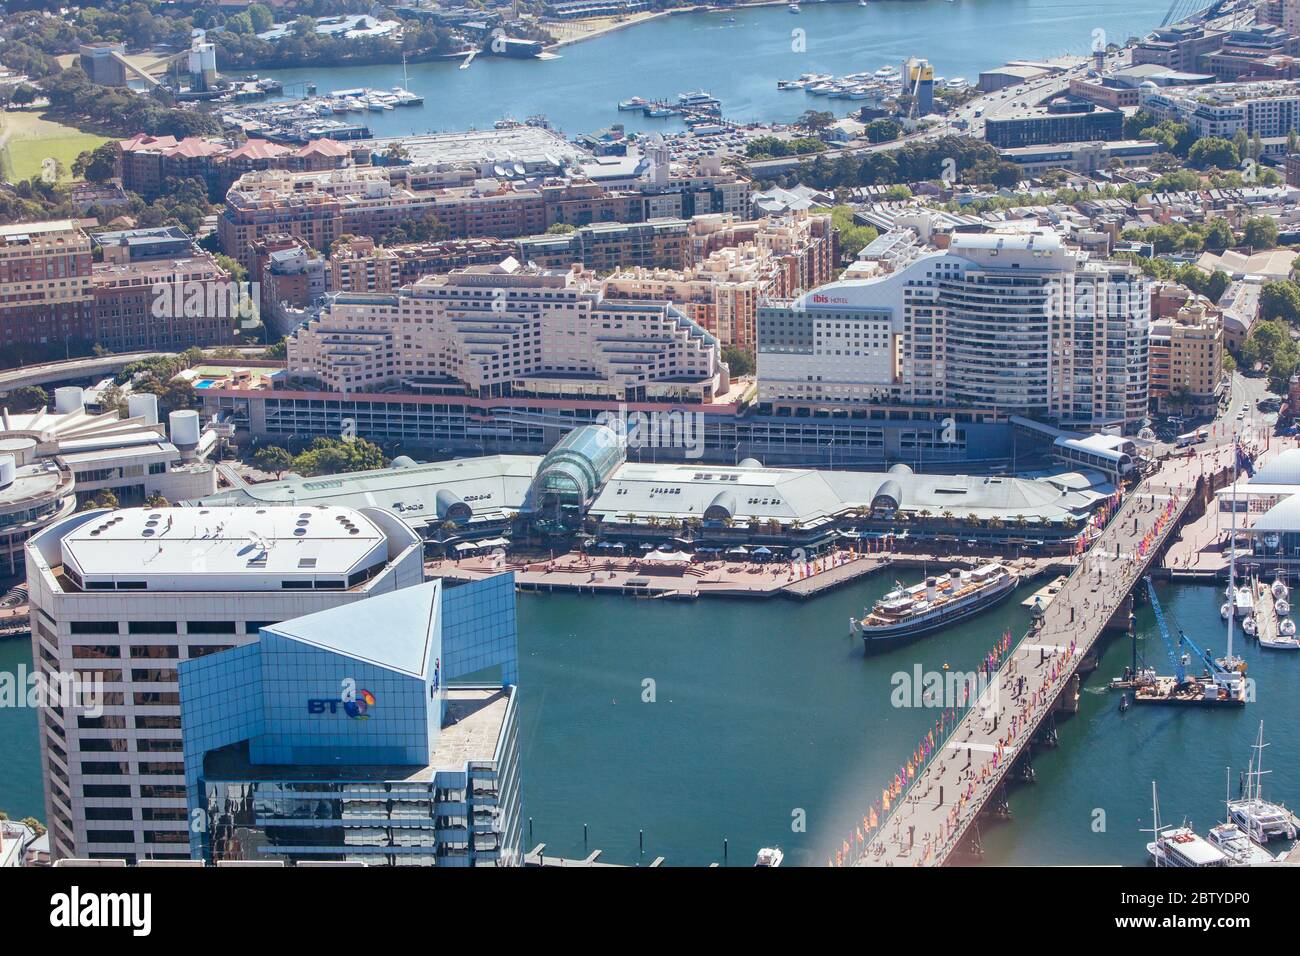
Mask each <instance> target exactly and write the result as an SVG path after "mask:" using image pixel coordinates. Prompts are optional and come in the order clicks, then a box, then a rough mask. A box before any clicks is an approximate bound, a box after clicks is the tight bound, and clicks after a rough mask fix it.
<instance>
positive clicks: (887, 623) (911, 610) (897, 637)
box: [849, 563, 1020, 648]
mask: <svg viewBox="0 0 1300 956" xmlns="http://www.w3.org/2000/svg"><path fill="white" fill-rule="evenodd" d="M1019 580H1020V579H1019V577H1018V576H1017V575H1015V574H1013V573H1012V572H1011V571H1010V570H1009V569H1007V568H1006V567H1004V566H1003V565H1001V564H997V563H993V564H985V565H983V566H981V567H978V568H976V569H975V570H974V571H960V570H957V569H955V568H954V569H953V570H952V571H949V572H948V574H947V575H945V576H943V577H931V578H926V580H925V583H924V584H917V585H915V586H913V587H910V588H905V587H903V586H902V585H901V584H900V585H898V586H897V587H895V588H894V590H892V591H890V592H889V593H888V594H886V595H885V596H884V597H882V598H881V599H880V600H879V601H877V602H876V603H875V604H873V605H872V606H871V610H870V611H869V612H867V614H866V616H865V617H863V618H862V619H861V620H857V619H853V620H851V621H850V623H849V628H850V630H851V631H852V633H854V634H861V635H862V639H863V641H865V642H866V644H867V647H868V648H870V647H874V646H877V645H879V646H886V645H888V644H889V643H891V642H901V641H903V640H910V639H912V638H916V637H920V636H921V635H923V634H929V633H930V632H931V631H934V630H938V629H939V628H941V627H947V626H948V625H949V624H953V623H955V622H957V621H960V620H963V619H965V618H968V617H970V616H972V615H974V614H978V613H979V612H980V611H983V610H985V609H986V608H989V607H992V606H993V605H994V604H997V603H998V602H999V601H1001V600H1002V599H1004V598H1006V597H1007V596H1008V595H1010V594H1011V592H1012V591H1014V590H1015V588H1016V585H1017V584H1018V583H1019Z"/></svg>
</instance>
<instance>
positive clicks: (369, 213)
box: [218, 162, 750, 266]
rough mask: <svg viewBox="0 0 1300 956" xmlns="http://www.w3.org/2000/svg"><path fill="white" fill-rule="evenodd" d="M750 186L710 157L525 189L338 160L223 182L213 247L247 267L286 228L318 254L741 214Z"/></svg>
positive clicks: (469, 175) (461, 174)
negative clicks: (395, 237) (392, 236)
mask: <svg viewBox="0 0 1300 956" xmlns="http://www.w3.org/2000/svg"><path fill="white" fill-rule="evenodd" d="M749 190H750V183H749V181H748V180H746V179H742V178H740V177H739V176H737V175H736V174H735V173H733V172H731V171H730V170H725V169H723V168H722V167H721V166H720V165H719V164H716V163H712V164H706V163H700V164H697V165H696V166H694V167H691V168H690V169H678V168H673V167H671V164H669V163H667V162H654V163H651V164H649V165H648V166H647V167H646V169H645V170H643V171H642V172H641V173H639V174H638V175H637V176H635V177H633V178H632V179H631V181H630V182H629V183H628V184H623V183H618V184H614V183H611V184H603V183H596V182H592V181H590V180H586V179H573V180H559V181H550V180H543V181H542V182H541V184H540V185H538V186H536V187H533V186H527V185H520V184H516V183H513V182H511V181H509V180H506V179H494V178H474V177H473V172H472V171H469V170H464V169H460V170H448V169H430V168H426V167H419V166H393V167H387V168H371V167H347V168H343V169H336V170H332V171H328V172H299V173H294V172H285V171H282V170H265V171H260V172H253V173H248V174H246V175H244V176H242V177H240V179H239V180H238V181H236V182H235V183H234V185H233V186H231V188H230V191H229V192H228V193H227V195H226V208H225V210H224V212H223V213H222V215H221V218H220V220H219V221H218V235H219V237H220V241H221V247H222V250H223V251H224V252H225V253H226V254H227V255H230V256H234V257H235V258H237V259H239V261H240V262H241V263H242V264H244V265H245V266H248V265H250V264H251V260H250V253H249V245H250V243H252V242H254V241H255V240H257V239H259V238H262V237H263V236H268V235H272V234H275V233H289V234H291V235H294V236H297V237H299V238H300V239H303V240H305V241H306V242H308V243H309V244H310V245H312V246H314V247H315V248H317V249H320V250H322V251H324V250H327V249H328V248H329V247H330V243H332V242H333V241H334V240H335V239H338V238H341V237H342V236H344V235H346V234H355V235H364V236H372V237H382V236H383V235H385V234H386V233H389V232H390V231H393V230H396V229H399V228H402V227H405V226H409V225H410V224H411V223H412V222H419V221H422V220H430V219H431V220H434V221H436V222H437V224H438V225H439V226H441V227H442V229H443V230H445V234H444V237H445V238H449V239H470V238H484V237H489V238H499V239H509V238H515V237H518V236H532V235H537V234H540V233H543V232H545V231H546V230H547V228H549V227H550V226H552V225H554V224H556V223H568V224H570V225H574V226H583V225H587V224H590V223H597V222H646V221H649V220H651V219H657V218H664V217H676V218H689V217H690V216H694V215H697V214H704V213H732V214H736V215H740V214H743V213H744V212H745V211H746V210H747V209H748V208H749Z"/></svg>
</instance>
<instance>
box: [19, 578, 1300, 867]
mask: <svg viewBox="0 0 1300 956" xmlns="http://www.w3.org/2000/svg"><path fill="white" fill-rule="evenodd" d="M915 577H917V575H915V573H912V574H909V575H908V577H907V580H908V581H909V582H910V581H911V580H913V579H914V578H915ZM891 584H892V578H890V577H889V576H887V575H879V576H877V577H875V578H871V579H869V580H867V581H864V582H862V583H860V584H857V585H855V586H852V587H849V588H845V589H843V590H841V591H837V592H833V593H830V594H827V595H824V596H822V597H820V598H817V599H815V600H812V601H808V602H806V603H796V602H792V601H786V600H781V599H774V600H770V601H766V602H762V603H756V602H750V601H742V600H712V599H706V600H700V601H696V602H694V603H690V604H687V603H675V602H668V601H654V600H635V599H628V598H619V597H592V596H587V595H582V596H572V595H535V594H520V595H519V643H520V658H521V660H520V680H521V684H522V696H521V700H522V712H521V724H522V725H521V734H522V736H521V740H522V751H521V753H522V759H523V772H524V801H525V813H526V815H527V816H528V817H529V818H531V820H532V828H533V832H532V843H537V842H545V843H546V844H547V852H548V853H557V854H562V855H566V856H583V855H584V852H583V851H584V845H583V824H584V823H585V824H587V826H588V831H587V836H588V843H587V846H588V847H589V848H590V849H593V850H594V849H598V848H599V849H601V850H603V851H604V859H606V860H607V861H609V862H616V863H628V864H635V863H638V862H641V861H644V862H646V863H648V862H650V861H651V860H653V859H654V857H656V856H664V857H665V858H666V859H667V862H668V863H669V864H677V865H697V866H703V865H708V864H709V863H712V862H719V863H721V862H722V861H723V840H724V839H726V840H727V841H728V844H729V862H730V863H731V864H732V865H746V866H747V865H749V864H750V863H752V862H753V856H754V853H755V852H756V850H757V849H758V847H760V846H768V845H772V844H776V845H779V846H781V847H782V849H783V850H784V851H785V853H786V860H787V862H788V863H789V864H791V865H823V864H825V862H826V859H827V857H828V856H830V855H833V854H834V850H835V848H836V847H838V846H839V845H840V843H841V842H842V840H843V839H844V838H845V837H846V836H848V835H849V834H850V833H851V832H852V829H853V826H854V823H855V821H858V820H860V819H861V817H862V814H863V812H864V811H865V810H866V808H867V807H868V806H869V805H870V803H871V800H872V798H873V797H876V796H879V793H880V789H881V787H882V786H884V784H885V783H886V782H887V780H888V778H889V777H890V776H891V775H892V774H893V773H894V771H895V770H897V769H898V767H899V765H900V764H901V763H903V762H904V761H905V760H906V759H907V757H908V756H909V755H910V754H911V753H912V750H913V749H914V747H915V746H916V744H917V742H918V739H919V737H920V735H921V734H923V733H924V732H925V730H927V729H928V728H929V726H930V725H931V723H932V722H933V719H934V716H935V712H934V711H932V710H928V709H924V708H916V707H902V708H899V707H895V706H893V703H892V702H891V692H892V690H893V687H894V681H895V675H897V674H899V673H904V674H909V675H910V674H912V673H914V668H915V667H916V666H917V665H920V667H921V668H922V671H923V672H925V671H931V670H934V671H942V670H943V668H944V665H945V664H946V665H948V666H949V667H950V668H952V669H954V670H962V671H969V670H973V669H974V668H975V667H976V666H977V665H978V663H979V661H980V659H981V657H982V656H983V654H984V653H985V652H986V651H987V650H988V649H989V648H990V647H991V646H992V644H993V642H994V641H995V640H996V639H997V638H998V636H999V635H1000V634H1001V633H1002V631H1003V630H1004V629H1006V628H1008V627H1010V628H1011V629H1012V631H1013V633H1014V634H1015V635H1016V637H1017V638H1018V637H1019V636H1020V634H1021V633H1023V631H1024V629H1025V628H1026V627H1027V626H1028V622H1029V616H1028V612H1027V611H1026V610H1025V609H1024V608H1022V607H1021V606H1020V603H1019V602H1020V600H1021V599H1023V598H1024V597H1026V596H1027V595H1029V594H1030V593H1032V591H1033V589H1034V586H1025V587H1022V588H1021V589H1020V591H1019V592H1017V594H1016V595H1014V596H1013V597H1012V598H1011V599H1010V600H1008V601H1007V602H1005V603H1003V604H1002V605H1000V606H998V607H996V608H994V609H991V610H989V611H987V612H986V613H984V614H982V615H979V616H978V617H976V618H974V619H972V620H969V621H964V622H961V623H959V624H957V625H955V626H954V627H951V628H948V629H946V630H944V631H940V632H938V633H936V634H934V635H931V636H929V637H927V638H925V639H923V640H921V641H919V642H916V643H914V644H911V645H908V646H906V647H903V648H900V649H898V650H896V651H893V652H890V653H887V654H882V655H874V656H872V657H865V656H864V655H863V652H862V648H861V644H860V641H857V640H854V639H852V638H850V637H849V635H848V620H849V616H850V614H853V613H861V610H862V606H863V605H864V604H866V603H869V602H870V601H872V600H874V599H875V598H876V597H878V596H879V595H880V594H882V593H884V591H885V590H887V589H888V588H889V586H890V585H891ZM1220 590H1221V589H1219V588H1213V587H1208V586H1188V585H1161V586H1160V587H1159V593H1160V598H1161V601H1162V603H1163V605H1164V607H1165V611H1166V614H1167V615H1168V616H1169V618H1170V621H1171V625H1173V626H1181V627H1182V628H1183V629H1184V630H1186V631H1187V632H1188V633H1189V634H1190V635H1192V636H1193V638H1194V639H1196V640H1197V641H1198V643H1201V644H1202V645H1203V646H1204V645H1207V644H1208V645H1209V646H1210V647H1213V648H1215V649H1217V650H1222V644H1223V634H1224V631H1223V624H1222V621H1221V620H1220V619H1219V615H1218V605H1219V602H1220V600H1221V598H1220V596H1219V595H1220ZM1138 632H1139V638H1140V643H1141V646H1142V647H1143V649H1144V653H1145V654H1146V659H1147V660H1148V661H1149V662H1151V663H1153V664H1154V665H1155V666H1156V667H1157V669H1158V670H1160V671H1161V672H1162V673H1165V672H1168V671H1169V670H1170V669H1171V668H1170V667H1169V665H1168V664H1167V659H1166V657H1165V651H1164V648H1163V644H1162V643H1161V641H1160V638H1159V636H1158V634H1157V632H1156V631H1155V623H1154V619H1153V616H1152V614H1151V610H1150V608H1149V607H1147V606H1145V605H1143V606H1141V607H1140V608H1139V612H1138ZM1242 652H1243V655H1244V656H1245V658H1246V660H1247V661H1248V662H1249V665H1250V675H1251V676H1253V677H1255V678H1256V681H1257V684H1258V687H1259V696H1260V699H1259V701H1258V702H1257V703H1254V704H1251V705H1249V706H1247V707H1246V708H1243V709H1242V710H1229V711H1221V710H1220V711H1203V710H1197V709H1172V708H1169V709H1166V708H1143V707H1133V708H1130V709H1129V710H1128V711H1127V712H1125V713H1120V712H1119V709H1118V704H1119V697H1118V694H1116V693H1114V692H1107V691H1105V690H1103V688H1104V687H1105V685H1106V683H1107V681H1108V680H1109V679H1110V677H1112V676H1116V675H1118V674H1119V673H1120V672H1121V671H1122V670H1123V668H1124V665H1125V664H1127V663H1128V662H1129V660H1130V657H1131V644H1130V642H1129V641H1127V640H1126V639H1116V640H1114V641H1113V642H1112V643H1111V644H1110V645H1109V646H1108V648H1107V651H1106V653H1105V655H1104V656H1103V659H1102V663H1101V668H1100V670H1099V671H1098V672H1097V673H1096V674H1094V675H1093V676H1092V677H1091V678H1090V679H1089V681H1088V682H1087V684H1086V685H1085V688H1084V694H1083V701H1082V708H1081V712H1080V713H1079V714H1078V715H1076V716H1073V717H1069V718H1065V719H1062V720H1060V721H1059V724H1058V727H1059V730H1060V742H1061V745H1060V747H1059V748H1057V749H1054V750H1044V751H1039V753H1038V754H1037V755H1036V756H1035V759H1034V768H1035V771H1036V773H1037V780H1036V782H1034V783H1032V784H1027V785H1018V786H1016V787H1015V788H1013V789H1012V791H1011V808H1012V814H1013V819H1012V820H1011V822H1009V823H1005V824H1003V823H998V824H994V825H991V826H986V827H985V828H984V831H983V838H984V846H985V851H986V857H985V859H986V861H987V862H989V863H1013V864H1067V863H1068V864H1116V863H1119V864H1126V865H1141V864H1142V863H1144V860H1145V855H1144V850H1143V847H1144V845H1145V837H1144V835H1143V834H1142V832H1141V828H1142V827H1144V826H1145V827H1149V826H1150V794H1151V780H1152V778H1154V779H1155V780H1156V781H1157V782H1158V783H1159V784H1160V795H1161V811H1162V816H1163V818H1164V819H1165V820H1166V822H1178V821H1180V820H1182V819H1183V818H1184V817H1186V818H1188V819H1189V820H1190V821H1191V822H1192V823H1193V824H1194V825H1195V826H1196V827H1197V828H1198V829H1200V830H1201V831H1202V832H1204V830H1205V829H1207V828H1208V827H1209V826H1210V825H1212V824H1213V823H1214V822H1215V821H1216V820H1217V819H1218V818H1219V817H1220V816H1221V815H1222V811H1223V798H1224V787H1225V768H1226V767H1228V766H1231V767H1232V780H1233V787H1234V790H1235V787H1236V781H1237V773H1238V770H1240V769H1244V767H1245V763H1246V760H1247V759H1248V757H1249V756H1250V745H1251V744H1252V743H1253V742H1254V736H1255V732H1256V728H1257V726H1258V722H1259V720H1261V719H1263V720H1264V721H1265V735H1266V738H1267V740H1268V741H1269V742H1270V744H1271V746H1270V747H1269V748H1268V749H1267V750H1266V751H1265V768H1266V769H1271V770H1272V771H1273V772H1272V773H1271V774H1269V775H1268V776H1267V777H1266V778H1265V792H1266V794H1269V795H1272V796H1273V798H1274V799H1286V801H1287V802H1288V804H1295V803H1296V801H1298V800H1300V720H1298V719H1297V714H1296V709H1295V700H1296V695H1295V692H1294V689H1293V687H1294V681H1295V679H1296V676H1297V672H1296V668H1297V666H1300V659H1298V658H1296V656H1295V655H1288V654H1286V653H1276V652H1266V651H1260V650H1259V649H1258V648H1256V647H1255V646H1253V645H1245V646H1244V647H1243V651H1242ZM28 661H29V654H28V645H27V644H26V642H24V641H9V642H5V643H0V671H7V672H10V673H12V672H13V671H14V669H15V667H16V665H17V664H18V663H20V662H28ZM647 681H653V684H647V683H646V682H647ZM643 698H652V699H643ZM0 767H3V768H4V772H3V774H0V809H4V810H6V811H7V812H8V813H9V814H10V815H11V816H25V815H27V814H35V815H37V816H40V815H41V814H42V808H41V793H40V770H39V759H38V756H37V745H36V719H35V714H34V712H32V711H30V710H26V709H14V708H0ZM800 820H802V821H804V824H805V829H804V831H803V832H797V831H796V830H795V829H794V826H795V825H796V824H797V823H798V822H799V821H800ZM641 830H644V832H645V853H644V856H642V855H641V854H640V853H639V846H640V844H639V831H641ZM525 836H526V837H527V834H525ZM530 845H531V843H530ZM1273 849H1274V850H1276V849H1279V847H1278V846H1276V845H1275V846H1274V847H1273Z"/></svg>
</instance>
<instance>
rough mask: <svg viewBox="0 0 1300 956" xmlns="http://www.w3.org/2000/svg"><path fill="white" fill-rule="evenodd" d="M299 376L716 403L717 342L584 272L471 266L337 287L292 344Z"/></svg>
mask: <svg viewBox="0 0 1300 956" xmlns="http://www.w3.org/2000/svg"><path fill="white" fill-rule="evenodd" d="M288 368H289V372H290V374H291V375H293V376H296V377H299V378H306V379H314V380H315V381H317V382H319V383H321V384H322V385H323V386H324V387H325V388H326V389H328V390H329V391H331V392H335V393H339V394H344V395H347V394H351V393H355V392H367V391H373V390H376V389H378V388H381V387H386V386H391V385H402V386H404V388H406V389H407V390H410V391H415V392H419V391H422V390H423V391H441V392H444V393H446V394H457V393H459V394H462V395H463V394H471V395H477V396H480V397H488V396H513V395H534V396H545V397H551V398H566V397H573V398H601V399H613V400H615V401H646V400H650V401H693V402H711V401H713V399H714V398H715V396H721V395H725V394H726V392H727V390H728V387H729V379H728V374H727V368H726V365H725V364H723V362H722V358H721V351H720V349H719V347H718V342H717V340H716V339H715V338H713V336H711V335H709V334H708V333H707V332H705V331H704V330H703V329H702V328H700V327H699V326H698V325H696V324H695V323H694V322H692V321H691V320H690V319H689V318H687V317H686V316H685V315H684V314H683V313H682V312H681V311H679V310H678V309H676V308H674V307H673V306H671V305H667V304H664V303H652V304H646V303H637V302H619V301H613V300H610V299H607V298H604V297H603V296H602V295H601V293H600V289H599V285H598V283H597V282H596V281H595V279H594V277H591V276H589V275H587V274H585V273H582V272H579V271H573V272H548V271H545V270H540V269H533V268H523V267H520V266H519V264H518V263H517V262H515V261H514V260H513V259H508V260H507V261H506V262H505V263H502V264H501V265H497V266H471V267H469V268H466V269H461V270H457V271H455V272H452V273H451V274H450V275H447V276H427V277H425V278H423V279H421V280H419V281H418V282H415V283H414V284H412V285H410V286H406V287H404V288H402V289H401V290H399V291H398V292H396V293H385V294H380V293H374V294H361V293H353V294H337V295H331V296H329V297H328V298H327V303H326V306H325V309H324V310H323V311H322V313H321V314H320V316H319V317H318V318H313V319H312V320H311V321H310V322H308V323H307V325H305V326H304V327H302V328H300V329H298V330H297V331H296V332H295V333H294V334H293V336H292V337H291V338H290V339H289V341H288Z"/></svg>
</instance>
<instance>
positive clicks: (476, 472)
mask: <svg viewBox="0 0 1300 956" xmlns="http://www.w3.org/2000/svg"><path fill="white" fill-rule="evenodd" d="M540 461H541V457H540V456H535V455H489V456H486V457H482V458H460V459H456V460H454V461H442V462H433V463H430V464H427V465H419V464H414V463H411V464H407V463H406V462H403V461H402V459H400V458H399V459H397V460H396V461H394V463H393V465H392V467H389V468H383V469H378V470H375V471H365V472H357V473H354V474H348V475H331V476H328V477H320V478H285V479H282V480H280V481H270V482H265V483H263V484H257V485H245V486H243V487H242V488H237V489H233V490H230V491H222V492H219V493H218V494H216V495H214V496H212V497H209V498H204V499H200V500H199V501H195V502H191V504H192V505H197V506H214V507H250V506H254V505H259V504H260V505H285V504H287V505H295V504H296V505H307V504H312V503H316V502H322V503H323V502H328V503H329V504H332V505H336V506H340V507H364V506H369V505H373V506H376V507H380V508H387V509H388V510H389V511H391V512H393V513H394V514H396V515H397V516H398V517H400V518H401V519H402V520H403V521H405V522H406V523H407V524H409V525H411V526H412V527H424V526H426V525H437V524H438V523H439V522H441V521H442V520H443V516H444V515H445V512H446V507H447V504H448V502H449V499H448V498H447V497H446V496H445V495H444V496H443V498H442V501H441V502H440V501H439V495H440V494H441V493H442V492H443V491H446V492H448V493H449V494H450V495H452V496H453V497H454V499H455V500H458V501H463V502H465V503H467V504H468V505H469V506H470V508H471V509H472V511H473V515H474V518H476V519H479V520H484V519H489V518H500V517H504V516H505V514H506V512H507V511H511V510H518V508H519V507H520V506H521V505H522V503H523V500H524V496H525V494H526V493H527V491H528V485H529V483H530V482H531V481H532V478H533V475H534V474H535V473H536V471H537V465H538V462H540Z"/></svg>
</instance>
